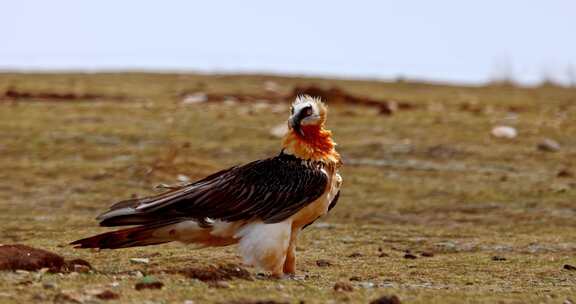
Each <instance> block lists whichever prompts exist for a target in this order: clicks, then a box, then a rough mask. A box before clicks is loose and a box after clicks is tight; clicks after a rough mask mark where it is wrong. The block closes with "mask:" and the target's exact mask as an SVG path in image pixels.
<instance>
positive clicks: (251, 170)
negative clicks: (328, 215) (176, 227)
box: [99, 153, 328, 226]
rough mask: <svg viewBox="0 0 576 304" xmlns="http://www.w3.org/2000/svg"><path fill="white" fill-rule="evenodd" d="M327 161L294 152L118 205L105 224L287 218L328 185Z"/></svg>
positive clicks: (319, 194)
mask: <svg viewBox="0 0 576 304" xmlns="http://www.w3.org/2000/svg"><path fill="white" fill-rule="evenodd" d="M327 183H328V177H327V175H326V174H325V172H324V171H323V170H322V163H320V162H311V161H303V160H301V159H298V158H296V157H294V156H291V155H286V154H283V153H281V154H280V155H279V156H277V157H274V158H269V159H265V160H259V161H255V162H252V163H249V164H246V165H244V166H240V167H232V168H230V169H227V170H223V171H220V172H217V173H215V174H213V175H211V176H208V177H206V178H204V179H202V180H200V181H198V182H195V183H193V184H190V185H188V186H186V187H184V188H181V189H176V190H172V191H168V192H166V193H163V194H160V195H157V196H152V197H146V198H142V199H135V200H127V201H123V202H120V203H117V204H115V205H114V206H112V208H111V209H110V210H109V211H108V212H106V213H104V214H103V215H101V216H100V217H99V219H101V220H102V221H101V223H100V224H101V225H102V226H120V225H142V224H146V223H151V222H156V221H159V220H165V219H169V218H182V217H184V218H193V219H205V218H211V219H220V220H224V221H236V220H243V219H251V218H260V219H261V220H263V221H264V222H266V223H275V222H279V221H282V220H284V219H286V218H288V217H290V216H291V215H293V214H295V213H296V212H298V211H299V210H300V209H302V208H303V207H304V206H306V205H307V204H309V203H311V202H313V201H315V200H316V199H317V198H319V197H320V196H321V195H322V194H323V193H324V192H325V190H326V187H327Z"/></svg>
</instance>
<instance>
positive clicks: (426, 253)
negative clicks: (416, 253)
mask: <svg viewBox="0 0 576 304" xmlns="http://www.w3.org/2000/svg"><path fill="white" fill-rule="evenodd" d="M421 256H423V257H425V258H431V257H433V256H434V253H432V252H429V251H424V252H422V254H421Z"/></svg>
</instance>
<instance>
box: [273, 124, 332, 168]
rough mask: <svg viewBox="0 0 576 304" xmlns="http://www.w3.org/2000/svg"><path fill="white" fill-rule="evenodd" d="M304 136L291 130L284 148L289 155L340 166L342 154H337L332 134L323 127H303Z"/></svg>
mask: <svg viewBox="0 0 576 304" xmlns="http://www.w3.org/2000/svg"><path fill="white" fill-rule="evenodd" d="M301 129H302V133H304V135H305V136H302V135H300V134H298V133H296V132H294V130H292V129H290V130H289V131H288V133H287V134H286V136H285V137H284V140H283V142H282V146H283V147H284V149H285V150H286V152H287V153H290V154H293V155H294V156H296V157H298V158H301V159H312V160H317V161H324V162H332V163H335V164H339V163H340V162H341V160H340V154H338V152H336V150H335V149H334V146H336V143H335V142H334V141H333V140H332V132H330V131H329V130H326V129H324V126H323V125H310V126H302V127H301Z"/></svg>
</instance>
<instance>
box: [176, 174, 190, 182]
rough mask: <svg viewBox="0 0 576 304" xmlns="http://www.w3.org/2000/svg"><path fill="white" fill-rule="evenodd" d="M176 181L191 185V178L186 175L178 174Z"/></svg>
mask: <svg viewBox="0 0 576 304" xmlns="http://www.w3.org/2000/svg"><path fill="white" fill-rule="evenodd" d="M176 179H177V180H178V181H179V182H181V183H189V182H190V177H189V176H186V175H184V174H178V176H176Z"/></svg>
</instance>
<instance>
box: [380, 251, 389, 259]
mask: <svg viewBox="0 0 576 304" xmlns="http://www.w3.org/2000/svg"><path fill="white" fill-rule="evenodd" d="M389 256H390V255H389V254H387V253H386V252H381V253H380V254H379V255H378V257H379V258H387V257H389Z"/></svg>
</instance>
